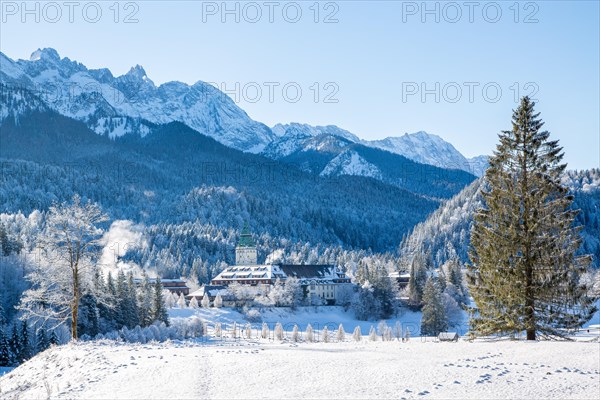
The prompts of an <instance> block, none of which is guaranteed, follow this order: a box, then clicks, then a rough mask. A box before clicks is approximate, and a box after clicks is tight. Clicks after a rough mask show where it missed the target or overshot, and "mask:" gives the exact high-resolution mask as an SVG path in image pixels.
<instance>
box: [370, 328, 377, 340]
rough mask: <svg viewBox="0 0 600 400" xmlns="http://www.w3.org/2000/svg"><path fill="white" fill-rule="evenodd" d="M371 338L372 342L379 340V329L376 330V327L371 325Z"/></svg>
mask: <svg viewBox="0 0 600 400" xmlns="http://www.w3.org/2000/svg"><path fill="white" fill-rule="evenodd" d="M369 340H370V341H372V342H376V341H377V331H375V327H374V326H373V325H371V329H369Z"/></svg>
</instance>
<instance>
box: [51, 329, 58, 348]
mask: <svg viewBox="0 0 600 400" xmlns="http://www.w3.org/2000/svg"><path fill="white" fill-rule="evenodd" d="M50 344H51V345H54V346H57V345H58V344H59V340H58V336H57V335H56V331H55V330H52V333H51V334H50Z"/></svg>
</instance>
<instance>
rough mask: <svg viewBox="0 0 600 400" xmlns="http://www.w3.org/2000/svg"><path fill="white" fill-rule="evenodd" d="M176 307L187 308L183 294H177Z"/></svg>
mask: <svg viewBox="0 0 600 400" xmlns="http://www.w3.org/2000/svg"><path fill="white" fill-rule="evenodd" d="M177 307H179V308H186V307H187V303H186V301H185V296H184V295H183V293H179V298H178V299H177Z"/></svg>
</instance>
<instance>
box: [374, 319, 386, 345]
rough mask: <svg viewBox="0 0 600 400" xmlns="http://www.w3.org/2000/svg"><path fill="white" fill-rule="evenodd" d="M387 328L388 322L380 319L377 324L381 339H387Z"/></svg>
mask: <svg viewBox="0 0 600 400" xmlns="http://www.w3.org/2000/svg"><path fill="white" fill-rule="evenodd" d="M387 330H388V324H387V323H386V322H385V321H383V320H381V321H379V323H378V324H377V332H378V333H379V336H381V340H384V341H385V339H386V338H385V333H386V332H387Z"/></svg>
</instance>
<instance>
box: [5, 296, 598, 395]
mask: <svg viewBox="0 0 600 400" xmlns="http://www.w3.org/2000/svg"><path fill="white" fill-rule="evenodd" d="M170 315H171V318H172V319H173V318H175V319H177V318H197V317H201V318H202V319H204V320H205V321H206V322H207V325H208V335H207V336H205V337H202V338H198V339H195V340H189V341H170V342H165V343H155V342H152V343H148V344H128V343H122V342H114V341H108V340H102V341H91V342H80V343H71V344H67V345H63V346H58V347H52V348H50V349H49V350H47V351H45V352H44V353H42V354H39V355H37V356H36V357H34V358H33V359H31V360H29V361H28V362H26V363H25V364H23V365H22V366H20V367H18V368H17V369H15V370H13V371H12V372H9V373H7V374H6V375H4V376H3V377H1V378H0V398H2V399H3V400H4V399H7V400H9V399H10V400H16V399H47V398H52V399H165V398H172V399H180V398H181V399H191V398H207V399H233V398H244V399H255V398H264V399H300V398H315V399H354V398H369V399H371V398H373V399H375V398H382V399H388V398H406V399H415V398H419V399H422V398H423V399H427V398H431V399H499V398H501V399H539V398H544V399H568V398H572V399H596V398H598V394H599V393H600V343H599V342H598V334H599V332H600V330H599V328H600V326H599V325H595V326H592V327H590V328H591V329H590V333H588V332H587V331H583V333H581V334H580V335H579V336H577V337H575V339H576V340H575V341H573V342H565V341H563V342H557V341H538V342H526V341H510V340H494V341H492V340H476V341H474V342H469V341H467V340H464V339H460V340H459V341H458V342H445V343H441V342H438V341H436V340H434V339H433V338H420V337H416V336H413V337H411V339H410V340H409V341H408V342H401V341H398V340H395V339H394V340H393V341H386V342H382V341H381V339H380V338H378V340H377V341H370V340H369V338H368V337H367V336H366V335H367V333H368V329H369V327H370V325H375V326H377V323H376V322H358V321H355V320H354V319H353V318H352V316H351V313H350V312H344V311H343V310H342V309H341V308H340V307H316V308H315V307H305V308H301V309H299V310H297V311H294V312H292V311H291V310H289V309H284V308H272V309H266V310H263V312H262V313H261V315H262V318H263V321H265V322H267V324H268V325H269V328H270V338H269V339H261V338H259V336H260V335H259V333H260V327H261V323H260V322H256V323H253V324H252V333H251V337H250V338H246V337H245V335H244V337H241V338H240V337H238V338H235V339H234V338H233V337H232V335H231V327H232V325H233V322H236V323H237V327H238V332H240V331H243V330H244V325H245V323H246V321H245V320H244V316H243V315H242V314H240V313H238V312H236V311H235V310H232V309H227V308H222V309H214V308H211V309H197V310H192V309H171V310H170ZM419 316H420V314H419V313H410V312H406V313H404V314H403V315H401V316H400V317H399V320H400V321H401V322H402V324H403V326H405V327H410V326H412V325H414V324H416V323H417V322H418V320H419ZM217 321H218V322H221V323H222V328H223V330H222V331H223V338H216V337H215V336H214V331H213V329H212V328H213V327H214V323H215V322H217ZM276 322H281V323H282V325H283V326H284V329H285V331H286V332H287V333H286V337H285V339H284V340H275V339H274V338H273V327H274V325H275V323H276ZM387 322H388V324H390V325H392V322H393V321H391V320H390V321H387ZM308 323H311V325H312V326H313V328H315V337H316V338H318V342H314V343H308V342H306V341H305V340H304V331H305V329H306V325H307V324H308ZM339 323H342V324H343V326H344V330H345V331H346V336H345V340H344V341H343V342H338V341H337V340H336V334H335V333H336V332H335V331H336V327H337V326H338V324H339ZM294 324H298V325H299V327H300V332H301V339H300V341H299V342H293V341H292V340H291V337H292V336H291V335H290V332H291V330H292V327H293V325H294ZM325 325H327V326H328V328H329V332H330V338H331V342H330V343H324V342H322V341H321V339H320V337H321V329H322V328H323V327H324V326H325ZM356 325H359V326H360V327H361V330H362V333H363V335H365V336H363V337H362V340H361V341H360V342H355V341H353V339H352V335H351V332H352V330H353V329H354V327H355V326H356Z"/></svg>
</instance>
